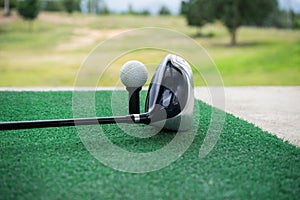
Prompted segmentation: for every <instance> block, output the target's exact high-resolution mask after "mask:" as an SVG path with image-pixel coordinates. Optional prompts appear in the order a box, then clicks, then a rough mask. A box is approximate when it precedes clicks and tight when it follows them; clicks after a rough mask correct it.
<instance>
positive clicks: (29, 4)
mask: <svg viewBox="0 0 300 200" xmlns="http://www.w3.org/2000/svg"><path fill="white" fill-rule="evenodd" d="M17 9H18V12H19V14H20V15H21V16H22V18H23V19H24V20H28V21H29V29H30V30H31V29H32V21H33V20H34V19H35V18H36V17H37V16H38V14H39V10H40V2H39V0H22V1H19V2H18V5H17Z"/></svg>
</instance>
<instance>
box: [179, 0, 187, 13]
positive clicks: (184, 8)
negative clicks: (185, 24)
mask: <svg viewBox="0 0 300 200" xmlns="http://www.w3.org/2000/svg"><path fill="white" fill-rule="evenodd" d="M187 12H188V2H187V1H181V4H180V14H181V15H186V14H187Z"/></svg>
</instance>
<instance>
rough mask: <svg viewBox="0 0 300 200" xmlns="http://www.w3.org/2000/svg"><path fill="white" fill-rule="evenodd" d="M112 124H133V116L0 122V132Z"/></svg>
mask: <svg viewBox="0 0 300 200" xmlns="http://www.w3.org/2000/svg"><path fill="white" fill-rule="evenodd" d="M114 123H134V116H132V115H127V116H120V117H99V118H78V119H59V120H37V121H19V122H1V123H0V130H16V129H30V128H47V127H61V126H77V125H93V124H114Z"/></svg>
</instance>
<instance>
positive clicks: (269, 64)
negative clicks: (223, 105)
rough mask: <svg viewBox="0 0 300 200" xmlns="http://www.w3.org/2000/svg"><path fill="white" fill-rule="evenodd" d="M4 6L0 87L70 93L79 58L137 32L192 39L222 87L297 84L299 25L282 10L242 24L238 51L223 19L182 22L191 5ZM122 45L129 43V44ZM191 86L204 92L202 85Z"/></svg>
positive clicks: (72, 1)
mask: <svg viewBox="0 0 300 200" xmlns="http://www.w3.org/2000/svg"><path fill="white" fill-rule="evenodd" d="M7 1H8V0H0V7H1V8H0V9H1V10H0V86H72V85H73V84H74V81H75V78H76V73H77V71H78V70H79V68H80V66H81V64H82V63H83V62H84V59H85V58H86V57H87V56H88V54H89V53H90V52H91V51H92V50H93V48H95V47H96V46H97V45H98V44H99V43H100V42H101V41H105V40H106V39H109V38H110V37H112V36H114V35H116V34H119V33H122V32H124V31H127V30H130V29H133V28H142V27H163V28H168V29H172V30H176V31H179V32H182V33H184V34H186V35H187V36H189V37H191V38H193V39H194V40H195V41H196V42H197V43H198V44H199V45H201V46H203V47H204V48H205V49H206V51H207V52H208V54H209V55H210V56H211V58H212V59H213V61H214V62H215V63H216V65H217V67H218V70H219V71H220V73H221V76H222V78H223V81H224V85H226V86H242V85H300V79H299V74H300V30H299V29H298V28H299V27H300V26H299V24H300V20H299V19H300V18H299V14H298V13H297V10H296V11H294V10H295V9H293V6H290V7H288V9H283V8H280V4H277V5H276V8H274V9H273V10H272V11H270V13H269V14H268V16H265V17H264V18H263V19H259V20H257V21H255V23H252V21H251V20H248V18H247V20H248V21H241V23H240V24H239V27H238V29H237V30H236V44H232V43H231V42H230V41H231V35H230V32H231V31H230V29H229V28H228V26H225V25H226V23H224V20H225V19H223V18H222V17H218V16H216V17H212V18H210V19H207V16H200V18H198V17H199V16H192V19H194V20H196V22H197V23H195V22H194V23H191V22H190V21H189V20H187V16H188V15H189V14H188V13H187V12H188V9H189V7H188V6H187V5H189V3H192V2H196V0H190V1H182V2H181V1H179V5H178V9H177V8H176V9H177V10H178V11H176V10H175V11H173V10H172V9H173V8H169V7H168V4H158V3H157V4H158V5H156V7H157V10H156V11H155V9H154V8H152V7H147V4H145V5H146V6H145V7H135V4H128V5H127V6H126V8H125V9H123V10H117V9H115V10H114V9H113V8H112V7H109V3H107V2H105V1H96V0H91V1H88V0H85V1H77V0H65V1H38V0H24V1H22V2H23V3H26V2H27V3H28V4H29V7H30V9H31V10H30V9H29V11H28V12H29V14H28V13H26V12H25V11H26V9H28V8H26V5H24V4H22V5H21V3H20V2H18V1H16V0H10V1H8V2H9V10H7V8H6V9H5V5H7ZM201 1H202V4H201ZM214 1H215V2H217V1H216V0H214ZM274 1H275V0H274ZM295 1H297V0H295ZM82 2H87V3H86V4H84V5H83V3H82ZM95 2H96V3H95ZM157 2H159V1H157ZM163 2H165V1H163ZM199 2H200V5H204V3H205V1H204V0H199ZM199 2H198V3H199ZM224 2H226V1H224ZM236 2H239V1H236ZM241 2H242V1H241ZM244 2H247V1H244ZM252 2H253V4H255V2H257V1H252ZM152 4H155V3H152ZM35 6H36V8H38V11H36V10H34V7H35ZM222 6H223V7H226V6H227V5H222ZM231 6H235V5H231ZM83 8H84V9H83ZM195 8H196V7H195ZM226 8H227V7H226ZM233 8H234V7H233ZM199 9H201V8H199ZM217 9H220V8H217ZM257 9H258V10H259V8H257ZM225 10H226V9H225ZM227 10H228V9H227ZM220 12H221V11H220ZM30 13H31V15H30ZM211 13H212V12H211ZM234 13H235V12H234ZM234 13H229V16H230V14H234ZM203 14H204V13H203ZM26 15H27V17H26ZM28 16H29V17H28ZM223 16H224V15H223ZM201 17H202V19H201ZM209 17H211V16H209ZM239 17H240V18H242V16H238V15H237V18H238V19H239ZM248 17H249V16H248ZM249 19H250V18H249ZM197 20H198V21H197ZM201 20H202V21H201ZM198 22H201V23H198ZM248 22H249V23H248ZM188 24H190V25H192V26H190V25H188ZM224 24H225V25H224ZM228 30H229V31H228ZM128 42H129V43H134V42H135V40H134V37H133V38H132V41H128ZM157 43H160V41H159V40H158V41H157ZM121 45H122V44H121ZM178 48H180V41H179V42H178ZM113 51H114V49H107V52H113ZM135 56H136V57H134V58H132V59H137V60H140V61H142V62H144V61H146V60H147V61H149V60H157V59H158V60H160V59H162V56H161V55H160V54H157V53H150V54H148V55H147V57H145V56H144V54H138V53H137V54H136V55H135ZM118 64H120V65H122V63H121V62H119V63H118ZM157 64H158V63H157ZM116 73H118V72H117V71H116V70H111V75H108V76H106V77H103V78H102V81H101V85H103V86H109V85H114V82H113V81H112V79H111V77H116V80H117V79H118V77H119V76H118V75H116ZM116 80H114V81H116ZM196 84H197V85H202V83H201V82H200V81H198V82H197V81H196Z"/></svg>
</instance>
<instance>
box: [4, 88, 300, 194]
mask: <svg viewBox="0 0 300 200" xmlns="http://www.w3.org/2000/svg"><path fill="white" fill-rule="evenodd" d="M124 95H125V98H124V101H126V100H125V99H126V95H127V94H124ZM96 97H97V98H96V99H98V101H100V100H101V101H100V103H98V102H97V112H98V113H99V115H102V116H105V115H110V114H111V110H110V98H111V92H109V91H101V92H97V94H96ZM197 102H198V103H199V106H200V110H201V112H200V113H198V116H196V117H199V118H200V121H199V130H198V132H197V135H196V137H195V139H194V141H193V143H192V145H191V146H190V147H189V149H188V150H187V151H186V152H185V153H184V154H183V156H182V157H180V158H179V159H178V160H177V161H176V162H174V163H172V164H171V165H169V166H167V167H165V168H163V169H161V170H158V171H154V172H150V173H143V174H132V173H125V172H119V171H116V170H113V169H111V168H109V167H107V166H105V165H103V164H101V163H100V162H99V161H97V160H96V159H95V158H94V157H93V156H92V155H91V154H90V153H89V152H88V151H87V150H86V149H85V147H84V145H83V144H82V142H81V140H80V138H79V136H78V134H77V131H76V128H74V127H61V128H45V129H32V130H17V131H0V155H1V156H0V199H299V195H300V149H299V148H297V147H295V146H293V145H290V144H289V143H287V142H283V141H282V140H280V139H278V138H277V137H275V136H272V135H270V134H269V133H267V132H264V131H262V130H261V129H260V128H258V127H255V126H254V125H252V124H250V123H248V122H246V121H243V120H240V119H238V118H236V117H234V116H233V115H230V114H226V122H225V126H224V129H223V132H222V134H221V137H220V139H219V140H218V142H217V144H216V146H215V147H214V149H213V150H212V151H211V153H210V154H209V155H208V156H206V157H204V158H199V157H198V153H199V148H200V146H201V144H202V142H203V139H204V137H205V133H206V130H207V128H208V126H209V122H210V113H211V109H212V108H211V107H210V106H208V105H206V104H204V103H202V102H200V101H197ZM72 117H73V115H72V92H0V121H11V120H14V121H16V120H31V119H56V118H72ZM104 126H106V128H105V130H106V131H107V133H106V134H107V136H108V137H109V139H110V140H111V141H113V142H114V143H115V144H117V145H119V146H122V148H128V149H130V150H131V151H134V149H136V151H151V150H154V149H158V148H160V147H161V146H162V145H163V144H165V143H167V142H168V141H170V140H171V139H172V137H173V135H172V134H164V133H159V134H157V135H156V136H155V137H154V138H155V139H151V138H149V139H137V138H135V137H132V136H128V135H126V134H125V133H122V131H121V130H119V129H118V127H117V126H116V125H104Z"/></svg>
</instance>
